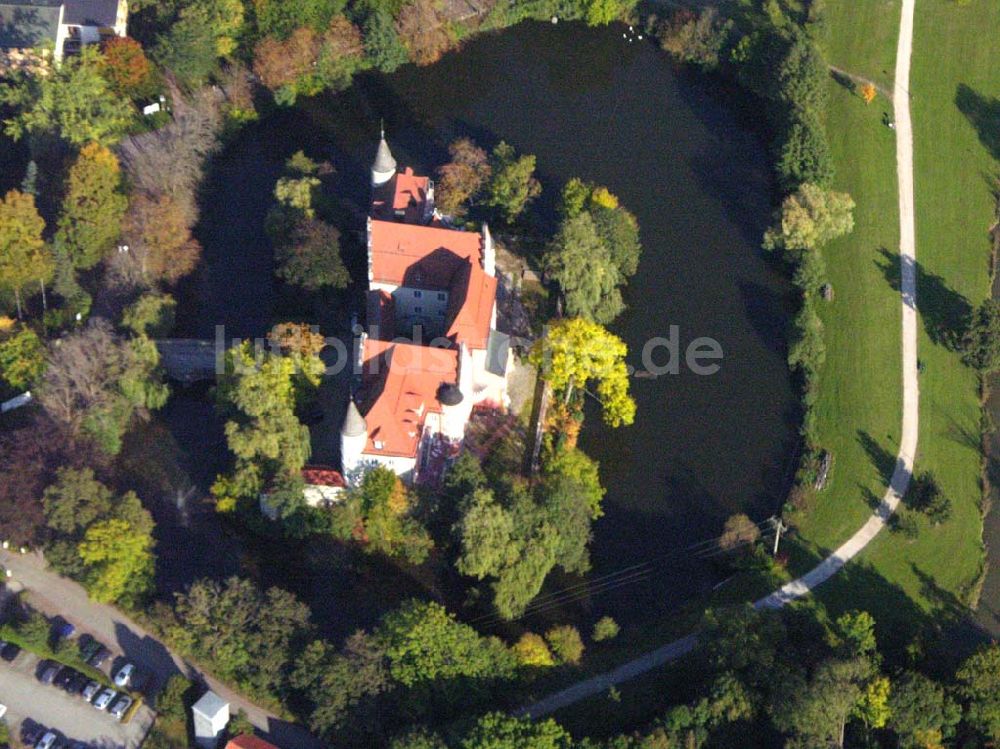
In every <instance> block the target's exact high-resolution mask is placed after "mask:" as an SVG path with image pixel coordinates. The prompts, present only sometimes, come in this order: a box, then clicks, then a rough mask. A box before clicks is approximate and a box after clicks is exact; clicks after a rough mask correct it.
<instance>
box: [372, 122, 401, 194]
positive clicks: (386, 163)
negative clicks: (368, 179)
mask: <svg viewBox="0 0 1000 749" xmlns="http://www.w3.org/2000/svg"><path fill="white" fill-rule="evenodd" d="M394 176H396V160H395V159H394V158H392V151H390V150H389V144H388V143H386V142H385V128H384V127H383V128H382V131H381V135H380V139H379V142H378V150H377V151H376V152H375V163H373V164H372V187H379V186H381V185H384V184H385V183H386V182H388V181H389V180H391V179H392V178H393V177H394Z"/></svg>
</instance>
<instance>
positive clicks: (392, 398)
mask: <svg viewBox="0 0 1000 749" xmlns="http://www.w3.org/2000/svg"><path fill="white" fill-rule="evenodd" d="M363 360H364V369H365V375H366V378H367V383H366V390H367V392H366V396H367V397H366V398H365V401H366V408H364V409H362V410H363V411H364V412H365V421H366V422H367V425H368V441H367V443H366V445H365V452H366V453H369V454H375V455H391V456H399V457H409V458H414V457H416V455H417V448H418V446H419V444H420V433H421V430H422V429H423V424H424V419H425V418H426V416H427V414H428V413H440V412H441V403H440V401H438V399H437V392H438V388H439V387H440V386H441V384H442V383H456V382H457V381H458V352H457V351H456V350H454V349H444V348H434V347H431V346H418V345H415V344H412V343H399V342H392V341H377V340H374V339H371V338H369V339H366V340H365V347H364V354H363Z"/></svg>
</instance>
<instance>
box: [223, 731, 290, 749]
mask: <svg viewBox="0 0 1000 749" xmlns="http://www.w3.org/2000/svg"><path fill="white" fill-rule="evenodd" d="M226 749H278V747H276V746H275V745H274V744H270V743H268V742H267V741H264V739H261V738H258V737H257V736H250V735H249V734H243V735H242V736H237V737H236V738H235V739H230V740H229V743H228V744H226Z"/></svg>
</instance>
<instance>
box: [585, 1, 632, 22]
mask: <svg viewBox="0 0 1000 749" xmlns="http://www.w3.org/2000/svg"><path fill="white" fill-rule="evenodd" d="M635 5H636V0H586V16H585V17H586V19H587V24H588V25H589V26H606V25H607V24H609V23H612V22H614V21H622V20H625V19H626V18H628V15H629V14H630V13H631V12H632V10H633V9H634V8H635Z"/></svg>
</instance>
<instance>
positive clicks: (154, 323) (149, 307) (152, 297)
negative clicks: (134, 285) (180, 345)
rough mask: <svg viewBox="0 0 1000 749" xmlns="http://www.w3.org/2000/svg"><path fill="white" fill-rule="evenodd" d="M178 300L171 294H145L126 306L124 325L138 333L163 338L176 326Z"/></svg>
mask: <svg viewBox="0 0 1000 749" xmlns="http://www.w3.org/2000/svg"><path fill="white" fill-rule="evenodd" d="M176 309H177V301H176V300H175V299H174V298H173V297H172V296H170V294H159V293H157V292H150V293H148V294H143V295H142V296H141V297H139V298H138V299H137V300H136V301H135V302H133V303H132V304H130V305H129V306H128V307H126V308H125V312H124V313H123V314H122V325H124V326H125V327H126V328H128V329H129V330H131V331H132V332H133V333H135V334H136V335H140V336H149V337H151V338H163V337H165V336H167V335H168V334H169V333H170V331H171V330H172V329H173V327H174V314H175V310H176Z"/></svg>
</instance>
